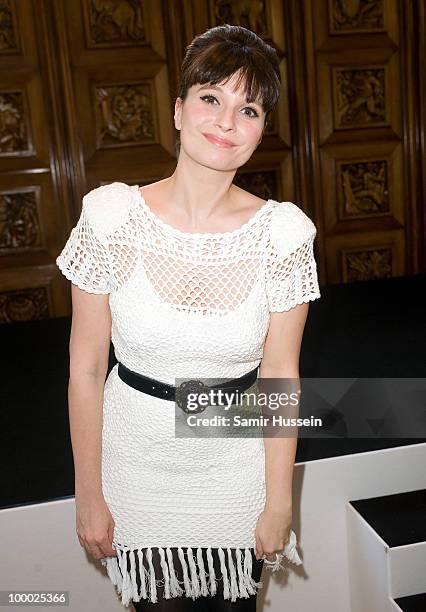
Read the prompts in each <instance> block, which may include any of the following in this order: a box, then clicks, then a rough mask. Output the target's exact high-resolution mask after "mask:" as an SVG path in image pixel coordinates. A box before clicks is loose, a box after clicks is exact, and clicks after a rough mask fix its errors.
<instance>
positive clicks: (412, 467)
mask: <svg viewBox="0 0 426 612" xmlns="http://www.w3.org/2000/svg"><path fill="white" fill-rule="evenodd" d="M425 464H426V443H425V444H416V445H414V446H402V447H397V448H390V449H387V450H380V451H374V452H368V453H360V454H357V455H349V456H343V457H335V458H330V459H321V460H318V461H310V462H308V463H299V464H296V466H295V477H294V489H293V529H294V531H295V532H296V534H297V536H298V540H299V548H298V549H299V552H300V556H301V558H302V560H303V562H304V563H303V565H301V566H295V565H290V566H289V570H288V574H283V573H280V575H279V576H278V575H277V574H271V573H270V572H269V571H267V570H266V569H265V570H264V572H263V578H262V579H263V582H264V589H263V592H261V593H260V595H259V598H258V599H259V605H258V611H263V610H264V611H265V612H283V610H286V611H288V612H290V611H291V612H313V611H315V612H358V610H359V608H357V607H356V606H358V605H359V602H362V603H363V606H364V607H363V608H362V612H380V611H381V610H397V609H398V608H391V607H390V599H389V597H388V595H386V592H385V589H383V590H382V591H381V593H379V594H378V595H377V601H376V602H374V606H375V607H371V608H369V607H365V606H366V605H367V606H368V605H370V604H369V603H368V602H366V601H365V599H362V595H363V593H362V592H361V591H362V589H364V588H365V587H364V586H363V584H362V582H361V577H362V576H366V577H367V578H368V579H369V580H370V582H371V584H372V586H374V585H375V584H376V581H377V580H379V581H380V584H385V573H384V572H385V569H386V568H383V564H382V561H383V556H382V555H383V552H384V547H383V543H382V544H380V542H378V541H377V539H374V538H373V537H372V534H369V533H368V530H366V529H362V528H361V525H360V522H359V520H358V519H356V517H354V516H351V514H350V512H348V504H347V502H348V501H349V500H351V499H362V498H367V497H377V496H379V495H390V494H392V493H399V492H402V491H411V490H414V489H421V488H425V487H426V470H424V469H419V466H424V465H425ZM0 541H1V545H2V546H1V548H2V553H3V554H2V555H1V558H0V589H1V590H6V589H11V590H20V589H21V590H22V589H25V590H29V589H36V590H60V589H65V590H68V591H70V606H69V608H59V607H57V608H56V609H57V610H60V609H68V610H70V611H72V612H99V611H100V610H102V612H114V611H117V612H118V611H120V610H123V606H122V605H121V603H120V602H119V600H118V596H117V595H116V594H115V590H114V587H113V586H112V584H111V583H110V582H109V580H108V578H107V577H106V576H105V572H104V569H103V568H102V566H101V565H100V564H99V563H98V562H95V561H92V560H91V559H90V558H89V557H88V556H87V555H86V552H85V551H84V549H82V548H81V546H80V544H79V541H78V538H77V536H76V533H75V505H74V498H70V499H65V500H60V501H54V502H50V503H45V504H35V505H30V506H23V507H18V508H11V509H5V510H0ZM348 544H349V546H348ZM403 548H406V547H403ZM407 548H408V547H407ZM349 550H351V554H349ZM356 550H357V551H358V552H357V554H358V553H359V558H360V559H361V561H357V564H358V566H357V570H356V572H355V570H354V569H352V570H351V571H350V570H349V568H350V567H351V566H353V564H354V558H353V555H354V551H356ZM417 552H418V554H419V557H420V559H419V560H418V562H416V563H414V565H416V564H417V567H419V568H420V567H421V566H420V563H421V562H422V555H423V563H424V559H425V557H424V549H422V547H418V551H416V550H414V549H413V548H411V549H410V550H398V551H396V550H395V551H392V556H391V557H390V558H389V559H388V563H389V564H390V565H389V567H388V569H389V570H390V572H389V574H388V576H389V588H390V591H389V592H390V594H393V596H400V595H405V594H408V593H406V592H405V590H406V588H407V580H408V579H411V580H412V581H413V582H412V584H410V587H409V588H416V589H418V587H419V586H421V578H419V575H417V574H416V573H415V572H414V574H413V573H412V572H410V569H409V568H408V567H407V571H406V576H405V577H404V571H403V568H404V564H405V563H407V561H406V558H407V557H404V555H406V554H409V557H410V563H412V562H413V559H414V556H415V555H416V553H417ZM394 553H395V554H394ZM413 555H414V556H413ZM423 567H424V566H423ZM419 571H420V569H419ZM423 576H426V573H425V572H424V569H423ZM419 580H420V584H419ZM351 585H352V589H351ZM425 586H426V585H423V590H426V588H425ZM351 590H352V596H351ZM370 603H371V602H370ZM386 605H388V607H386ZM37 609H38V610H40V611H41V610H46V611H50V612H51V611H52V609H53V608H49V607H37ZM128 610H131V608H128Z"/></svg>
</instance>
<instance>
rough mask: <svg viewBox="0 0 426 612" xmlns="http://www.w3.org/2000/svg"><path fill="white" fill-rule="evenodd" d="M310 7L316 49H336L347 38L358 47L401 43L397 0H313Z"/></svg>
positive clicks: (349, 42)
mask: <svg viewBox="0 0 426 612" xmlns="http://www.w3.org/2000/svg"><path fill="white" fill-rule="evenodd" d="M311 6H312V10H313V15H314V20H315V44H316V48H317V49H323V50H325V49H337V48H339V46H340V45H342V44H344V43H345V41H346V44H349V45H350V46H351V47H352V46H354V45H356V46H357V47H358V48H367V47H380V46H386V45H387V44H389V43H392V42H394V43H396V44H398V40H399V23H398V17H399V15H398V5H397V0H314V1H313V2H312V5H311ZM407 8H408V7H407ZM355 38H356V40H355Z"/></svg>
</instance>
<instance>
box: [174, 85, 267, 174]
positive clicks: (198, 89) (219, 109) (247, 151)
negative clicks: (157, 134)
mask: <svg viewBox="0 0 426 612" xmlns="http://www.w3.org/2000/svg"><path fill="white" fill-rule="evenodd" d="M236 80H237V76H236V75H233V76H232V78H231V79H230V80H229V81H228V82H227V83H226V84H224V83H222V84H218V85H208V84H205V85H200V84H197V85H193V86H192V87H190V88H189V89H188V93H187V97H186V99H185V101H184V102H183V103H182V101H181V99H180V98H178V99H177V100H176V104H175V127H176V129H178V130H180V132H181V133H180V143H181V144H180V146H181V152H182V150H183V151H184V152H185V154H186V155H188V156H189V157H190V158H192V159H193V160H194V161H196V162H198V163H199V164H201V165H203V166H207V167H209V168H213V169H215V170H222V171H225V170H236V169H237V168H239V167H241V166H243V165H244V164H245V163H246V161H247V160H248V159H249V158H250V157H251V155H252V153H253V151H254V150H255V149H256V147H257V145H258V144H259V142H260V141H261V139H262V135H263V129H264V123H265V112H264V111H263V109H262V106H261V105H260V103H254V102H253V103H250V104H248V103H247V102H246V99H245V95H244V93H243V91H242V88H241V87H240V88H239V89H238V90H236V91H234V90H233V89H234V87H235V85H236Z"/></svg>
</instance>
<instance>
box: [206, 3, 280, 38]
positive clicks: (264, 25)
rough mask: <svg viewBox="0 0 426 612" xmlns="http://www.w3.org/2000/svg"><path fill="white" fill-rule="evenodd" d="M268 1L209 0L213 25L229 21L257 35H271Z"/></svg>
mask: <svg viewBox="0 0 426 612" xmlns="http://www.w3.org/2000/svg"><path fill="white" fill-rule="evenodd" d="M270 5H271V3H270V2H269V3H268V2H259V0H210V11H211V15H212V21H213V24H214V25H221V24H223V23H230V24H232V25H240V26H243V27H244V28H248V29H250V30H253V32H256V34H258V35H259V36H262V37H268V36H269V37H270V36H271V23H270V19H271V16H270V15H269V14H268V10H267V9H268V8H269V6H270Z"/></svg>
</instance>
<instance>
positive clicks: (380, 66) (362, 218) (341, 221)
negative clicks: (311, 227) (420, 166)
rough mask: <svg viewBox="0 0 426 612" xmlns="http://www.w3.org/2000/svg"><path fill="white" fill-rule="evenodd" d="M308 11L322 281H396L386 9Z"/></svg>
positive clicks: (402, 227) (398, 216) (386, 3)
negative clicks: (390, 278) (324, 277)
mask: <svg viewBox="0 0 426 612" xmlns="http://www.w3.org/2000/svg"><path fill="white" fill-rule="evenodd" d="M309 8H310V11H311V18H312V37H313V41H314V46H313V47H312V55H311V56H310V59H311V61H312V63H313V74H315V77H316V83H315V89H316V91H317V93H318V108H317V109H314V108H313V107H312V112H314V113H315V114H316V115H317V119H316V124H317V126H318V132H317V136H316V137H314V143H315V144H314V146H315V147H316V148H317V151H316V153H315V155H316V156H317V157H318V159H319V162H320V163H319V166H318V168H319V169H320V172H321V177H320V180H319V182H320V184H321V186H322V189H321V191H320V192H317V193H316V194H315V198H316V199H317V206H318V209H319V210H322V219H323V223H324V232H325V234H324V252H323V253H324V256H323V259H322V262H323V266H325V267H326V268H327V277H328V279H329V281H330V282H339V281H342V282H352V281H355V280H366V279H374V278H379V277H386V276H394V275H398V274H402V273H404V270H407V260H406V253H407V252H408V251H407V248H406V241H407V240H411V235H412V231H411V230H410V227H409V225H407V223H410V222H411V215H410V214H407V202H409V199H410V195H409V193H410V192H409V189H408V184H407V182H406V180H405V179H406V174H405V166H404V164H405V159H404V155H405V154H406V151H405V147H406V143H404V141H403V134H404V129H406V128H404V121H406V120H407V115H405V116H404V106H403V103H402V100H403V93H404V90H403V88H404V87H407V83H406V81H405V75H404V74H403V75H402V77H401V62H402V61H403V59H404V56H403V55H402V54H401V50H400V39H401V23H400V21H399V20H398V12H397V7H396V3H395V2H394V0H319V1H316V2H315V1H310V2H309ZM308 61H309V60H308Z"/></svg>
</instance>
